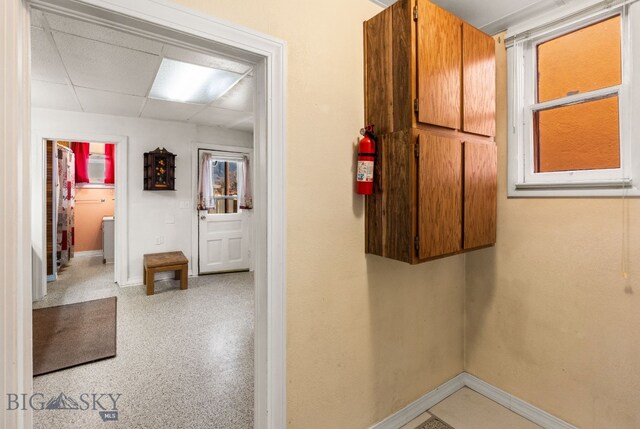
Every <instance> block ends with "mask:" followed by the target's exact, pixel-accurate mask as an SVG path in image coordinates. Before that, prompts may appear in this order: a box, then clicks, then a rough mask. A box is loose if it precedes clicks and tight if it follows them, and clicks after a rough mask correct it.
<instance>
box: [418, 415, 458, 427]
mask: <svg viewBox="0 0 640 429" xmlns="http://www.w3.org/2000/svg"><path fill="white" fill-rule="evenodd" d="M416 429H453V428H452V427H451V426H449V425H448V424H446V423H445V422H443V421H442V420H440V419H439V418H437V417H431V418H430V419H429V420H427V421H426V422H424V423H423V424H421V425H420V426H418V427H417V428H416Z"/></svg>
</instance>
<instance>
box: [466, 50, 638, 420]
mask: <svg viewBox="0 0 640 429" xmlns="http://www.w3.org/2000/svg"><path fill="white" fill-rule="evenodd" d="M500 47H501V48H502V49H498V51H499V54H498V86H497V88H498V97H497V100H498V112H499V114H498V128H497V129H498V137H497V141H498V148H499V151H498V174H499V176H498V195H499V198H498V239H497V240H498V244H497V246H496V247H495V248H491V249H486V250H482V251H477V252H472V253H469V254H468V255H467V257H466V258H467V259H466V321H465V323H466V341H465V368H466V370H467V371H468V372H470V373H471V374H474V375H476V376H478V377H480V378H482V379H484V380H486V381H488V382H489V383H492V384H494V385H496V386H498V387H500V388H502V389H504V390H506V391H507V392H509V393H512V394H515V395H516V396H519V397H520V398H522V399H524V400H526V401H529V402H531V403H532V404H534V405H537V406H539V407H541V408H542V409H544V410H546V411H548V412H550V413H552V414H555V415H557V416H559V417H561V418H563V419H565V420H567V421H569V422H571V423H573V424H574V425H576V426H578V427H580V428H583V429H596V428H604V427H610V428H616V429H637V428H639V427H640V363H639V362H640V361H639V358H640V334H639V333H638V332H639V330H640V284H638V274H639V268H640V267H639V265H638V263H637V262H636V261H638V260H639V258H640V222H638V221H637V219H638V217H639V216H640V201H639V200H637V199H626V200H622V199H595V198H591V199H583V198H581V199H507V198H506V194H507V191H506V182H507V178H506V174H507V167H506V165H507V159H506V157H507V149H506V148H507V141H506V133H507V130H506V127H507V125H506V71H505V69H506V63H505V54H504V47H503V45H501V46H500ZM625 216H628V218H629V219H630V220H629V222H625V220H624V219H625ZM624 266H628V272H629V275H628V279H626V280H625V278H624V277H623V274H622V267H624Z"/></svg>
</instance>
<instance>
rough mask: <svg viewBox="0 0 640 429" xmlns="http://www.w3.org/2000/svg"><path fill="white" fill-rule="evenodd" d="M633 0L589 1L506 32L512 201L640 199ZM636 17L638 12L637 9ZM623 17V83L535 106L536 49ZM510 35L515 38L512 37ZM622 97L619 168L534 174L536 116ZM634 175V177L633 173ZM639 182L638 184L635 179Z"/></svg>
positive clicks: (509, 169) (509, 182)
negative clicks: (634, 133)
mask: <svg viewBox="0 0 640 429" xmlns="http://www.w3.org/2000/svg"><path fill="white" fill-rule="evenodd" d="M630 3H632V2H630V1H621V2H617V3H615V4H612V3H611V2H595V3H594V2H591V4H590V5H589V7H584V6H583V10H575V8H574V9H573V10H571V9H569V10H566V11H564V13H563V11H562V10H559V11H555V13H554V14H551V15H549V16H547V18H546V19H545V18H543V19H539V20H537V21H536V22H535V24H530V27H529V28H524V29H523V28H520V29H516V30H517V32H516V31H512V32H508V34H507V37H508V39H507V46H508V52H507V61H508V69H509V70H508V89H509V108H508V110H509V121H508V126H509V135H508V149H509V152H508V191H507V195H508V196H509V197H574V196H633V195H640V189H639V186H640V168H639V165H640V148H636V149H635V150H634V148H633V139H632V128H633V125H632V122H633V121H632V120H631V113H632V111H633V106H632V104H634V102H633V94H632V91H633V87H632V85H631V81H632V77H633V68H632V59H633V54H634V53H636V52H634V51H633V50H632V47H631V39H632V33H631V22H632V21H633V19H632V16H633V14H631V13H630V8H631V6H630ZM635 14H636V15H637V14H638V11H635ZM616 15H620V23H621V24H620V25H621V29H620V31H621V33H620V36H621V37H620V40H621V61H622V64H621V70H622V84H621V85H616V86H613V87H608V88H603V89H599V90H595V91H590V92H587V93H581V94H575V95H571V96H567V97H562V98H560V99H556V100H551V101H547V102H544V103H537V87H538V85H537V58H536V54H537V49H536V47H537V46H538V45H539V44H541V43H544V42H546V41H548V40H551V39H555V38H557V37H560V36H562V35H564V34H567V33H571V32H572V31H575V30H578V29H580V28H583V27H586V26H589V25H591V24H594V23H597V22H600V21H603V20H606V19H607V18H610V17H613V16H616ZM509 33H511V34H509ZM614 94H617V95H618V101H619V120H620V128H619V130H620V168H614V169H601V170H575V171H562V172H545V173H536V172H535V171H534V166H535V159H534V144H535V142H534V129H533V127H534V121H533V117H534V112H535V111H539V110H544V109H549V108H552V107H557V106H561V105H569V104H575V103H579V102H583V101H587V100H596V99H599V98H604V97H606V96H610V95H614ZM634 173H635V174H634ZM634 179H635V180H634Z"/></svg>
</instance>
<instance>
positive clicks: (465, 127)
mask: <svg viewBox="0 0 640 429" xmlns="http://www.w3.org/2000/svg"><path fill="white" fill-rule="evenodd" d="M364 44H365V49H364V51H365V122H366V123H367V124H374V125H375V127H376V131H377V133H378V137H379V148H378V149H379V152H378V159H377V160H376V172H375V173H376V174H375V187H374V189H375V191H374V194H373V195H371V196H367V199H366V246H365V247H366V251H367V253H373V254H376V255H380V256H385V257H389V258H393V259H397V260H400V261H404V262H408V263H412V264H415V263H420V262H424V261H427V260H430V259H434V258H438V257H442V256H446V255H453V254H457V253H460V252H463V251H467V250H471V249H476V248H481V247H485V246H489V245H492V244H494V243H495V237H496V170H497V160H496V145H495V141H494V135H495V43H494V40H493V38H491V37H490V36H488V35H486V34H484V33H482V32H481V31H479V30H477V29H476V28H474V27H472V26H471V25H469V24H467V23H465V22H463V21H462V20H460V19H459V18H458V17H456V16H454V15H452V14H451V13H449V12H447V11H445V10H444V9H441V8H440V7H438V6H436V5H434V4H433V3H431V2H429V1H427V0H401V1H399V2H397V3H395V4H394V5H392V6H391V7H389V8H387V9H385V10H384V11H382V12H381V13H380V14H378V15H377V16H375V17H373V18H372V19H370V20H369V21H366V22H365V23H364Z"/></svg>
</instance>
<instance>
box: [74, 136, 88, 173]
mask: <svg viewBox="0 0 640 429" xmlns="http://www.w3.org/2000/svg"><path fill="white" fill-rule="evenodd" d="M71 150H72V151H73V154H74V155H75V157H76V183H89V171H88V169H89V143H80V142H73V143H71Z"/></svg>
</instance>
